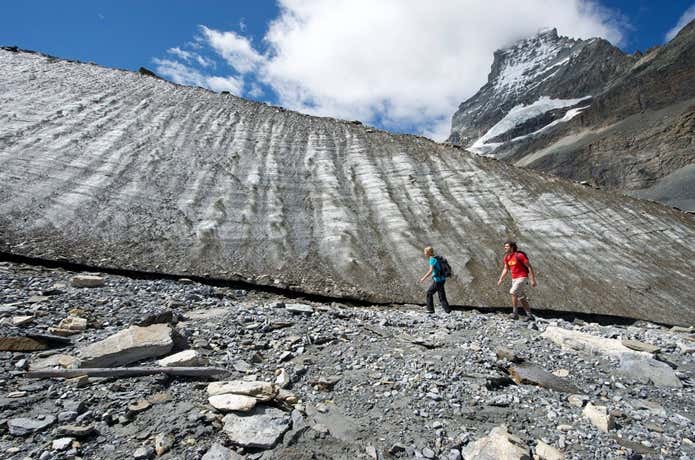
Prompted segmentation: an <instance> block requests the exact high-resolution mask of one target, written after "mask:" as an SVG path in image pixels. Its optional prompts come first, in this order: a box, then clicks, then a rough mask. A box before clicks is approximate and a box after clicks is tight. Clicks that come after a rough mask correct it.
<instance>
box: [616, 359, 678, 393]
mask: <svg viewBox="0 0 695 460" xmlns="http://www.w3.org/2000/svg"><path fill="white" fill-rule="evenodd" d="M618 370H619V372H620V373H622V374H623V375H625V376H627V377H630V378H633V379H635V380H637V381H638V382H642V383H652V384H654V385H655V386H657V387H672V388H682V387H683V383H682V382H681V381H680V379H679V378H678V377H677V376H676V374H675V373H674V372H673V369H671V367H670V366H669V365H668V364H666V363H662V362H660V361H657V360H655V359H651V358H642V359H640V358H635V357H630V356H625V357H623V359H622V360H621V362H620V368H619V369H618Z"/></svg>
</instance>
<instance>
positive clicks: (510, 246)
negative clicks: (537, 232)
mask: <svg viewBox="0 0 695 460" xmlns="http://www.w3.org/2000/svg"><path fill="white" fill-rule="evenodd" d="M504 252H506V253H507V254H510V253H512V252H516V241H512V240H508V241H505V242H504Z"/></svg>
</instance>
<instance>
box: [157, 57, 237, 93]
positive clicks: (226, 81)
mask: <svg viewBox="0 0 695 460" xmlns="http://www.w3.org/2000/svg"><path fill="white" fill-rule="evenodd" d="M154 63H155V64H156V67H155V72H156V73H157V74H159V75H161V76H164V77H167V78H169V79H170V80H171V81H173V82H174V83H178V84H180V85H188V86H201V87H203V88H209V89H211V90H213V91H218V92H219V91H229V92H230V93H232V94H236V95H240V94H242V91H243V86H244V84H243V81H242V80H241V79H239V78H236V77H233V76H228V77H219V76H211V75H204V74H202V73H201V72H199V71H198V70H196V69H194V68H192V67H190V66H187V65H185V64H182V63H180V62H178V61H172V60H170V59H154Z"/></svg>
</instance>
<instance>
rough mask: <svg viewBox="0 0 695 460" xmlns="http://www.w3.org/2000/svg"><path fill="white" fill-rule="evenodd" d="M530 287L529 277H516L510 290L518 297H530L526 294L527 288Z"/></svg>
mask: <svg viewBox="0 0 695 460" xmlns="http://www.w3.org/2000/svg"><path fill="white" fill-rule="evenodd" d="M527 287H528V278H514V279H513V280H512V288H511V289H510V290H509V293H510V294H511V295H515V296H516V298H517V299H528V297H527V296H526V288H527Z"/></svg>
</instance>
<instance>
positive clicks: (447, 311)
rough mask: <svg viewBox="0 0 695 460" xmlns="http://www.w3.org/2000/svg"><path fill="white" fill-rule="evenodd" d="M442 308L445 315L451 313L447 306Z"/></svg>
mask: <svg viewBox="0 0 695 460" xmlns="http://www.w3.org/2000/svg"><path fill="white" fill-rule="evenodd" d="M442 310H444V313H446V314H447V315H448V314H449V313H451V308H449V307H446V308H442Z"/></svg>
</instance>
